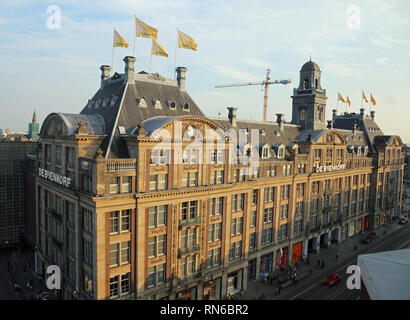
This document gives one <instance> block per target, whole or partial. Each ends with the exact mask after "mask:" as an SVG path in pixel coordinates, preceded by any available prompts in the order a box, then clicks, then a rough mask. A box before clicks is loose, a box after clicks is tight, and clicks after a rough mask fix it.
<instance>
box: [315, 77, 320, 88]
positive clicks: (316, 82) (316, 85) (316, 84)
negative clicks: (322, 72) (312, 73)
mask: <svg viewBox="0 0 410 320" xmlns="http://www.w3.org/2000/svg"><path fill="white" fill-rule="evenodd" d="M318 84H319V81H317V79H315V87H316V89H318Z"/></svg>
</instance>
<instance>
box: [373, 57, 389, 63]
mask: <svg viewBox="0 0 410 320" xmlns="http://www.w3.org/2000/svg"><path fill="white" fill-rule="evenodd" d="M376 61H377V63H380V64H388V63H389V61H390V58H389V57H383V58H378V59H376Z"/></svg>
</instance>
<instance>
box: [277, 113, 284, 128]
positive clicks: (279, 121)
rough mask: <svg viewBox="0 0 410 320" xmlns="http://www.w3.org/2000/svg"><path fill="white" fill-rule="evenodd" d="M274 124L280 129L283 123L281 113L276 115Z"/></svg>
mask: <svg viewBox="0 0 410 320" xmlns="http://www.w3.org/2000/svg"><path fill="white" fill-rule="evenodd" d="M276 122H277V123H278V126H279V128H282V123H284V122H285V115H284V114H283V113H277V114H276Z"/></svg>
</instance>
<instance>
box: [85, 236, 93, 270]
mask: <svg viewBox="0 0 410 320" xmlns="http://www.w3.org/2000/svg"><path fill="white" fill-rule="evenodd" d="M92 259H93V247H92V243H91V242H90V241H88V240H86V239H84V261H85V262H86V263H88V264H92Z"/></svg>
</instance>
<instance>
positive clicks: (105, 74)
mask: <svg viewBox="0 0 410 320" xmlns="http://www.w3.org/2000/svg"><path fill="white" fill-rule="evenodd" d="M100 70H101V88H102V87H103V86H104V82H105V80H107V79H109V78H110V72H111V67H110V66H107V65H102V66H101V67H100Z"/></svg>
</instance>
